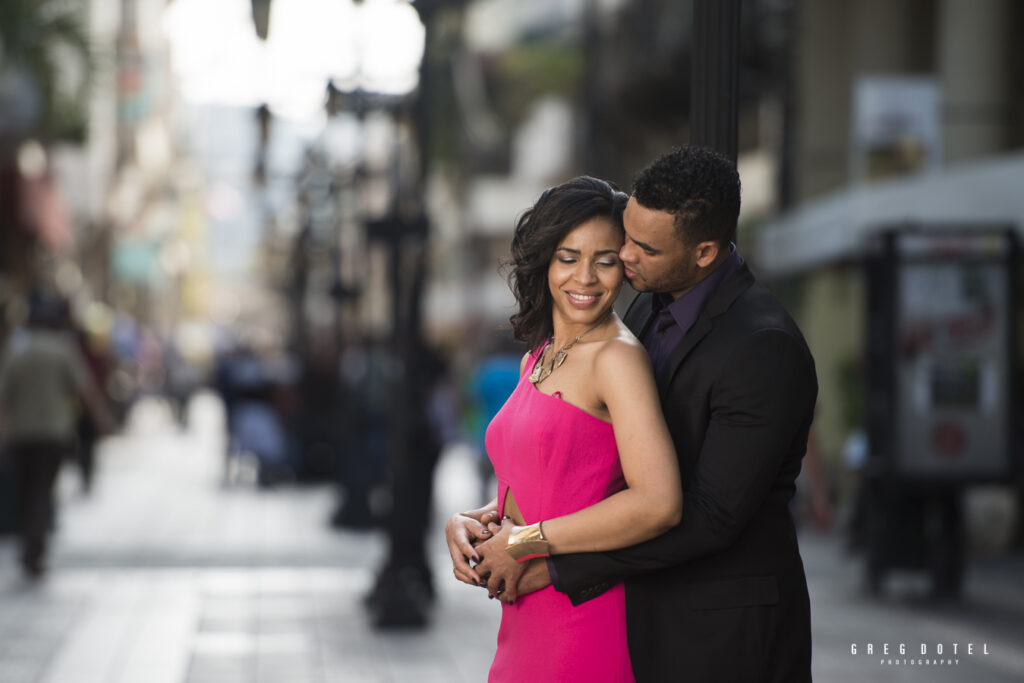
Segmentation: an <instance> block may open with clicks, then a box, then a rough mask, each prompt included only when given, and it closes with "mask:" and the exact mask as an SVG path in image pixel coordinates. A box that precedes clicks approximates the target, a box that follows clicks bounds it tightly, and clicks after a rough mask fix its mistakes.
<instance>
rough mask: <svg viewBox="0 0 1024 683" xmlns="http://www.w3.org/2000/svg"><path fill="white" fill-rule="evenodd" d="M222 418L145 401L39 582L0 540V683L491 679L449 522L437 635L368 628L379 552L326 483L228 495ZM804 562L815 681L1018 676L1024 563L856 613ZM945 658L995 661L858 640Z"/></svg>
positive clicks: (435, 557)
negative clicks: (183, 418)
mask: <svg viewBox="0 0 1024 683" xmlns="http://www.w3.org/2000/svg"><path fill="white" fill-rule="evenodd" d="M218 411H219V407H218V406H217V404H216V402H215V401H213V400H212V399H201V400H200V401H198V402H197V403H195V404H194V405H193V411H192V419H191V420H190V429H189V431H188V432H187V433H181V432H178V431H176V430H175V429H174V428H172V427H171V425H170V424H169V420H168V418H167V415H166V412H165V411H163V410H162V409H161V408H160V406H159V405H157V404H155V403H149V404H144V405H143V406H142V407H141V408H140V409H139V410H138V411H137V412H136V413H135V414H134V416H133V420H132V422H131V424H130V425H129V427H128V429H127V430H126V433H125V434H123V435H121V436H118V437H116V438H112V439H109V440H108V441H107V442H106V443H105V444H104V447H103V451H102V459H101V461H100V463H99V466H100V469H99V473H98V478H97V482H96V488H95V490H94V491H93V493H92V495H91V496H89V497H84V496H82V495H81V494H79V493H78V492H77V482H76V480H75V476H74V474H75V473H74V471H73V470H70V469H69V470H67V471H65V472H64V473H63V475H62V480H61V483H60V493H61V508H60V515H59V523H58V530H57V534H56V536H55V541H54V548H53V553H52V556H51V560H52V562H51V564H52V569H51V571H50V573H49V574H48V575H47V576H46V578H45V579H44V580H43V581H41V582H39V583H35V584H33V583H29V582H27V581H25V580H24V579H22V578H21V576H20V574H19V572H18V571H17V565H16V562H15V549H14V545H13V542H12V541H11V540H10V539H7V538H3V539H0V683H240V682H245V683H263V682H271V681H273V682H274V683H292V682H294V683H300V682H301V683H329V682H335V681H345V682H358V683H362V682H364V681H365V682H370V683H374V682H387V683H391V682H394V683H406V682H414V681H415V682H416V683H420V682H426V683H432V682H438V683H442V682H443V683H460V682H467V683H480V682H482V681H484V680H485V679H486V672H487V668H488V665H489V663H490V660H491V657H492V656H493V652H494V639H495V634H496V631H497V624H498V618H499V616H498V612H499V610H498V605H497V603H496V602H493V601H489V600H486V599H485V598H484V597H483V594H482V592H480V591H479V589H476V588H472V587H469V586H465V585H463V584H460V583H457V582H456V581H455V580H454V579H451V578H450V568H449V564H448V560H447V550H446V548H445V545H444V541H443V534H442V530H441V524H442V523H443V518H444V516H445V515H444V514H438V515H436V520H435V527H436V528H435V531H434V533H432V535H431V540H430V553H431V560H432V562H433V563H434V565H435V567H436V570H437V571H436V576H437V579H438V581H437V584H438V589H439V600H438V603H437V607H436V609H435V610H434V613H433V615H432V620H431V625H430V627H429V628H428V629H426V630H424V631H420V632H405V633H379V632H376V631H374V630H372V629H371V628H370V627H369V622H368V619H367V616H366V614H365V612H364V610H363V608H362V606H361V598H362V596H363V594H364V593H365V592H366V591H367V590H368V589H369V587H370V585H371V582H372V579H373V572H374V570H375V569H376V567H377V566H378V565H379V563H380V560H381V556H382V553H383V550H384V544H383V538H382V537H381V536H380V534H379V533H344V532H342V533H339V532H337V531H334V530H332V529H330V528H329V527H328V525H327V523H326V522H327V519H328V517H329V515H330V513H331V511H332V508H333V506H334V498H333V492H332V490H331V489H330V487H302V488H295V487H288V486H284V487H280V488H278V489H274V490H269V491H260V490H257V489H256V488H255V487H254V486H252V485H251V484H248V483H245V482H244V481H243V482H242V483H238V484H236V485H234V486H230V487H225V486H223V485H222V475H223V471H222V466H223V463H222V460H221V458H220V457H219V456H218V453H220V452H222V451H221V449H222V441H221V439H222V436H221V434H220V429H219V424H220V423H219V420H220V414H219V412H218ZM242 475H243V476H242V477H241V478H242V479H243V480H244V479H245V477H244V475H245V471H244V470H243V472H242ZM437 482H438V487H437V496H436V508H437V509H438V510H439V511H446V512H447V511H450V510H454V509H464V508H467V507H470V506H473V505H475V504H477V503H478V501H476V500H475V499H474V496H475V495H476V491H477V489H478V486H477V484H476V481H475V478H474V474H473V467H472V463H471V462H470V460H469V458H468V457H467V456H466V455H465V454H464V453H461V452H458V451H454V452H450V453H448V454H447V455H446V457H445V458H444V459H443V460H442V463H441V465H440V467H439V472H438V476H437ZM446 512H445V514H446ZM801 547H802V551H803V554H804V559H805V564H806V566H807V571H808V577H809V583H810V591H811V603H812V609H813V619H814V673H815V680H817V681H819V682H824V683H856V682H860V681H886V682H893V683H895V682H907V683H926V682H927V683H931V682H932V681H940V682H953V681H971V682H975V681H978V682H981V681H984V682H991V683H1004V682H1006V683H1010V682H1011V681H1013V682H1019V681H1022V680H1024V648H1022V646H1021V644H1022V643H1024V558H1021V557H1020V556H1016V557H1014V556H1001V557H1000V556H996V557H990V558H980V559H976V560H972V562H971V564H970V571H969V578H968V583H967V589H966V591H965V599H964V601H963V602H961V603H958V604H947V605H933V604H930V603H927V602H924V601H923V600H921V599H920V598H918V597H917V596H918V595H919V594H920V592H921V585H920V581H917V580H916V579H915V577H913V576H907V577H895V579H896V580H895V581H894V582H893V583H894V585H893V586H892V587H891V588H892V590H890V592H889V593H888V597H887V598H885V599H882V600H875V599H869V598H867V597H865V595H864V593H863V591H862V590H861V587H860V568H859V562H858V561H857V560H856V559H851V558H849V557H847V556H846V555H844V553H843V552H842V550H841V543H840V540H839V539H838V538H835V537H831V536H820V535H814V534H804V536H803V537H802V539H801ZM954 642H955V643H959V644H960V646H961V647H965V645H966V643H969V642H972V643H975V644H976V647H977V646H978V645H977V644H983V643H987V645H988V651H989V654H988V655H982V654H976V655H973V656H961V657H960V658H959V659H960V661H959V663H958V664H957V665H955V666H952V665H940V666H931V665H926V666H917V665H916V664H913V665H898V664H885V663H882V662H881V661H880V660H881V658H880V657H876V656H874V655H872V656H867V655H866V646H867V645H868V644H869V643H870V644H872V645H873V646H874V647H875V648H881V646H882V645H883V644H884V643H890V644H891V647H892V648H894V650H895V648H897V647H898V645H899V644H900V643H906V644H909V647H912V648H915V649H916V648H919V647H920V645H921V644H922V643H923V644H926V645H928V647H929V649H930V651H931V652H932V653H933V654H934V652H935V648H936V645H938V644H940V643H942V644H943V645H944V647H945V648H946V652H947V653H948V652H949V650H950V648H951V646H952V643H954ZM853 644H856V645H857V646H858V654H857V655H853V654H852V653H851V645H853ZM681 667H682V668H681V670H680V680H682V681H685V680H686V676H685V664H684V663H681Z"/></svg>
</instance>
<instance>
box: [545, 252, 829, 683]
mask: <svg viewBox="0 0 1024 683" xmlns="http://www.w3.org/2000/svg"><path fill="white" fill-rule="evenodd" d="M652 298H653V297H652V295H651V294H641V295H640V296H638V297H637V298H636V300H635V301H634V302H633V305H632V306H631V307H630V309H629V311H628V313H627V314H626V318H625V321H626V324H627V325H629V326H630V328H631V329H632V330H633V331H634V333H635V334H636V335H637V336H638V337H642V336H643V333H644V331H645V329H646V327H647V325H649V324H650V322H651V320H652V318H653V311H652ZM657 383H658V388H659V391H660V394H661V402H662V408H663V410H664V413H665V418H666V421H667V423H668V427H669V431H670V432H671V434H672V440H673V442H674V443H675V448H676V454H677V456H678V458H679V468H680V472H681V474H682V483H683V516H682V521H681V522H680V524H679V525H678V526H677V527H676V528H674V529H673V530H671V531H669V532H668V533H666V534H664V535H662V536H660V537H658V538H655V539H653V540H650V541H647V542H645V543H641V544H639V545H636V546H633V547H630V548H625V549H623V550H616V551H612V552H607V553H582V554H578V555H563V556H556V557H553V558H552V561H553V562H554V567H555V571H556V574H557V579H558V587H559V588H560V589H561V590H563V591H564V592H566V593H567V594H568V595H569V597H570V599H571V600H572V602H573V603H574V604H579V603H581V602H584V601H586V600H588V599H590V598H592V597H594V596H596V595H599V594H600V593H603V592H604V591H605V590H607V589H608V588H609V587H610V586H611V585H613V584H615V583H618V582H620V581H623V580H624V581H625V585H626V624H627V634H628V640H629V652H630V658H631V660H632V663H633V671H634V673H635V675H636V678H637V681H640V682H648V681H675V680H680V681H686V682H687V683H702V682H703V681H714V682H715V683H727V682H730V681H737V682H742V683H752V682H756V681H779V682H782V681H785V682H786V683H792V682H794V681H809V680H810V678H811V674H810V661H811V642H810V640H811V634H810V605H809V601H808V597H807V582H806V579H805V577H804V570H803V563H802V562H801V559H800V553H799V551H798V548H797V540H796V531H795V528H794V525H793V521H792V518H791V516H790V513H789V509H788V506H789V502H790V500H791V499H792V497H793V494H794V491H795V483H794V482H795V479H796V477H797V474H799V472H800V463H801V458H802V457H803V455H804V452H805V451H806V449H807V432H808V429H809V428H810V424H811V419H812V417H813V413H814V402H815V400H816V398H817V393H818V386H817V379H816V377H815V372H814V361H813V359H812V358H811V354H810V352H809V350H808V348H807V344H806V343H805V342H804V338H803V335H802V334H801V333H800V330H799V329H798V328H797V326H796V324H795V323H794V322H793V320H792V319H791V318H790V316H789V315H788V314H787V313H786V311H785V309H783V307H782V305H781V304H780V303H779V302H778V301H777V300H776V299H775V298H774V297H773V296H772V295H771V294H770V293H769V292H768V290H767V289H765V288H764V287H763V286H761V285H759V284H758V283H757V282H755V280H754V277H753V275H752V274H751V273H750V270H749V269H748V268H747V267H746V266H745V265H744V266H741V267H740V268H739V269H737V270H736V271H735V272H734V273H732V274H731V275H730V276H729V277H728V278H727V279H726V280H725V281H724V282H723V283H722V284H721V285H720V286H719V288H718V289H717V290H716V292H715V293H714V294H713V295H712V296H711V298H710V299H709V300H708V302H707V304H706V305H705V307H704V310H703V311H702V312H701V314H700V316H699V317H698V318H697V321H696V322H695V323H694V324H693V326H692V327H691V328H690V330H689V331H688V332H687V333H686V335H685V336H684V337H683V339H682V341H681V342H680V344H679V346H678V347H677V348H676V349H675V350H674V351H673V352H672V354H671V356H670V358H669V361H668V362H667V363H666V365H665V367H664V368H663V370H662V371H661V372H660V373H659V374H658V376H657Z"/></svg>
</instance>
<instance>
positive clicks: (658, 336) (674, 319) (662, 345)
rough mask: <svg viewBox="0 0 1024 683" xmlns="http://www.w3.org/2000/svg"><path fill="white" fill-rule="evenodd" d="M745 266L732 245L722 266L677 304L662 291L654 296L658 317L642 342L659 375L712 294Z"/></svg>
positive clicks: (682, 297) (677, 300) (678, 300)
mask: <svg viewBox="0 0 1024 683" xmlns="http://www.w3.org/2000/svg"><path fill="white" fill-rule="evenodd" d="M742 263H743V259H742V258H740V254H739V252H738V251H736V245H735V244H730V245H729V257H728V258H727V259H725V261H723V262H722V265H720V266H718V268H715V270H714V271H713V272H712V273H711V274H710V275H708V276H707V277H706V278H704V279H703V280H701V281H700V282H698V283H697V284H696V285H694V286H693V289H691V290H690V291H688V292H687V293H686V294H683V295H682V296H681V297H679V298H678V299H676V300H675V301H673V300H672V295H671V294H665V293H661V292H659V293H656V294H655V295H654V311H655V318H654V320H653V321H652V322H651V324H650V326H649V327H648V328H647V332H646V333H645V334H644V338H643V339H642V340H641V341H643V344H644V348H646V349H647V355H649V356H650V357H651V365H653V366H654V371H655V372H660V371H661V370H662V368H663V367H664V365H665V363H666V362H668V359H669V356H671V355H672V349H674V348H676V347H677V346H678V345H679V342H681V341H682V340H683V335H685V334H686V332H687V331H688V330H689V329H690V327H691V326H692V325H693V323H694V322H695V321H696V320H697V316H699V315H700V312H701V310H702V309H703V308H704V304H706V303H707V301H708V299H709V298H711V295H712V294H714V293H715V290H717V289H718V287H719V285H721V284H722V282H724V281H725V278H727V277H729V275H730V274H731V273H732V272H733V271H734V270H736V269H737V268H739V267H740V265H741V264H742Z"/></svg>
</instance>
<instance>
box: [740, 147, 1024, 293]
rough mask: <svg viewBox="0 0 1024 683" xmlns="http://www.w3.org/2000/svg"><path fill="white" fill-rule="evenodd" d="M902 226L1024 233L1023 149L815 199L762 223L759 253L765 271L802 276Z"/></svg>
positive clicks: (756, 251)
mask: <svg viewBox="0 0 1024 683" xmlns="http://www.w3.org/2000/svg"><path fill="white" fill-rule="evenodd" d="M902 223H906V224H916V225H930V224H941V225H956V226H958V227H963V228H967V229H969V228H971V227H974V226H977V227H978V228H991V227H992V226H993V225H994V224H1001V225H1004V226H1009V225H1012V226H1014V227H1015V228H1016V229H1017V230H1018V231H1022V230H1024V153H1015V154H1012V155H1005V156H995V157H986V158H984V159H983V160H979V161H975V162H970V163H964V164H961V165H957V166H955V167H951V168H948V169H945V170H943V171H941V172H937V173H929V174H925V175H919V176H914V177H912V178H907V179H901V180H895V181H890V182H886V183H884V184H883V183H880V184H871V185H868V184H865V185H858V186H853V187H850V188H847V189H844V190H840V191H838V192H835V193H833V194H831V195H828V196H826V197H824V198H821V199H818V200H814V201H812V202H809V203H807V204H804V205H803V206H801V207H800V208H798V209H795V210H794V211H791V212H789V213H786V214H783V215H782V216H780V217H778V218H776V219H773V220H771V221H768V222H767V223H766V224H764V225H763V226H761V229H760V230H759V231H758V234H757V238H756V240H755V244H754V258H755V260H756V263H757V266H758V270H759V272H761V273H762V274H764V275H767V276H773V275H774V276H778V275H787V274H794V273H799V272H802V271H806V270H810V269H812V268H816V267H818V266H822V265H826V264H829V263H834V262H836V261H840V260H844V259H849V258H856V257H859V256H860V255H861V253H862V251H863V249H864V244H865V241H866V238H867V237H868V235H870V234H872V233H874V232H877V231H879V230H882V229H885V228H892V227H895V226H896V225H898V224H902Z"/></svg>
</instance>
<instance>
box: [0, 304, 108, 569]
mask: <svg viewBox="0 0 1024 683" xmlns="http://www.w3.org/2000/svg"><path fill="white" fill-rule="evenodd" d="M29 310H30V312H29V321H28V330H27V331H26V332H25V334H23V335H21V336H20V337H19V339H18V340H17V341H16V342H14V343H12V344H10V345H9V346H8V348H7V349H6V351H5V353H4V355H3V357H2V358H0V421H2V424H3V426H4V435H5V438H6V442H7V448H6V451H7V453H8V454H9V456H10V457H11V458H12V460H13V470H14V481H15V495H16V498H17V503H16V517H17V528H18V535H19V539H20V543H21V564H22V567H23V568H24V570H25V572H26V574H28V575H29V576H32V577H37V576H39V575H40V574H42V573H43V571H44V568H45V565H44V558H45V554H46V537H47V535H48V533H49V530H50V528H51V525H52V522H53V520H52V516H53V511H54V499H53V487H54V482H55V480H56V478H57V473H58V471H59V470H60V464H61V462H62V460H63V459H64V457H66V456H67V455H68V454H69V453H71V452H72V449H73V448H74V443H75V437H76V422H77V415H76V412H75V405H76V403H75V399H80V400H81V402H82V405H84V407H85V408H86V410H88V411H90V413H91V414H92V416H93V419H94V421H95V424H96V425H97V426H98V427H99V430H100V432H101V433H102V432H105V431H108V430H109V429H110V427H111V425H112V420H111V418H110V415H109V412H108V410H107V408H106V406H105V404H104V401H103V398H102V396H101V395H100V393H99V391H98V389H97V387H96V385H95V383H94V382H93V379H92V376H91V374H90V372H89V368H88V367H87V365H86V362H85V360H84V359H83V358H82V355H81V353H80V352H79V350H78V348H77V346H76V344H75V341H74V339H73V338H72V337H71V336H70V335H69V334H68V333H67V331H66V328H67V306H66V304H65V303H64V301H63V300H62V299H60V298H59V297H56V296H54V295H50V294H43V293H36V294H34V295H33V296H32V299H31V301H30V309H29Z"/></svg>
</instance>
